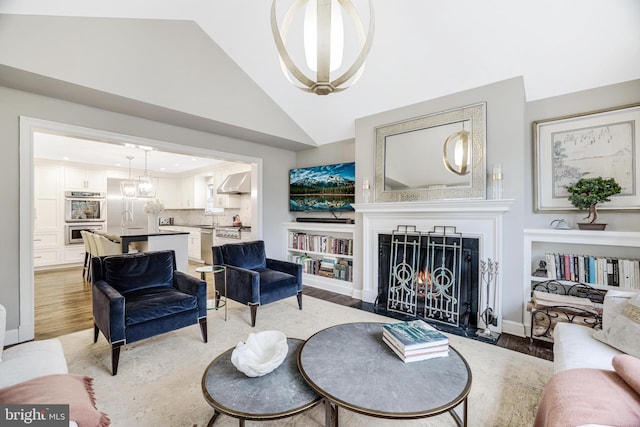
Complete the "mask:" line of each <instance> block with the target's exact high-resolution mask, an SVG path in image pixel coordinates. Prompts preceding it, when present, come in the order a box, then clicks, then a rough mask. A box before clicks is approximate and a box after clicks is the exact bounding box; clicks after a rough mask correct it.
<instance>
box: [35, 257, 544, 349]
mask: <svg viewBox="0 0 640 427" xmlns="http://www.w3.org/2000/svg"><path fill="white" fill-rule="evenodd" d="M201 265H202V264H195V263H190V264H189V272H190V273H191V274H193V275H194V276H196V277H199V273H196V272H195V269H196V268H197V267H199V266H201ZM34 276H35V339H37V340H41V339H47V338H54V337H57V336H60V335H65V334H69V333H72V332H77V331H81V330H84V329H89V328H92V327H93V317H92V310H91V285H90V284H88V283H86V282H84V280H83V279H82V267H76V268H67V269H60V270H45V271H37V272H35V275H34ZM208 283H209V287H210V288H212V286H213V285H212V283H211V280H210V279H209V280H208ZM210 290H211V289H210ZM303 293H304V294H305V295H309V296H312V297H315V298H319V299H324V300H326V301H330V302H333V303H336V304H341V305H345V306H349V307H354V308H360V307H361V304H362V302H361V301H360V300H357V299H353V298H350V297H348V296H346V295H340V294H335V293H333V292H328V291H323V290H320V289H316V288H311V287H308V286H306V287H305V288H304V290H303ZM498 345H499V346H500V347H504V348H508V349H510V350H514V351H517V352H520V353H525V354H530V355H532V356H535V357H539V358H542V359H547V360H553V347H552V345H551V344H550V343H547V342H543V341H538V340H535V341H534V343H533V345H532V346H529V340H528V339H527V338H521V337H516V336H513V335H508V334H502V335H501V336H500V339H499V340H498Z"/></svg>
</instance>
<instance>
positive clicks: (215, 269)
mask: <svg viewBox="0 0 640 427" xmlns="http://www.w3.org/2000/svg"><path fill="white" fill-rule="evenodd" d="M223 272H224V301H222V302H218V306H217V307H216V302H215V299H207V310H217V309H218V308H220V307H222V306H224V320H225V321H226V320H227V267H225V266H224V265H205V266H203V267H198V268H196V273H200V278H201V279H202V280H204V281H205V282H206V281H207V273H214V274H215V273H223ZM214 280H215V279H214ZM215 286H216V285H215V283H214V284H213V289H214V292H217V291H216V290H215ZM218 301H220V299H218Z"/></svg>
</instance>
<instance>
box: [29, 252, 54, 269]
mask: <svg viewBox="0 0 640 427" xmlns="http://www.w3.org/2000/svg"><path fill="white" fill-rule="evenodd" d="M59 263H60V250H58V249H38V250H34V251H33V266H34V267H46V266H49V265H56V264H59Z"/></svg>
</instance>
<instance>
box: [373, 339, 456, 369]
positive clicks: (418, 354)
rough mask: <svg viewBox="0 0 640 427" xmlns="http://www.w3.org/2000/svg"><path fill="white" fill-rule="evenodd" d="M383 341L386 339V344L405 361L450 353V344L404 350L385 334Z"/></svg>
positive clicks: (431, 357) (415, 360)
mask: <svg viewBox="0 0 640 427" xmlns="http://www.w3.org/2000/svg"><path fill="white" fill-rule="evenodd" d="M382 341H384V342H385V344H387V346H389V348H390V349H391V350H392V351H393V352H394V353H395V354H396V355H397V356H398V357H399V358H400V359H401V360H402V361H403V362H405V363H408V362H417V361H419V360H427V359H434V358H436V357H446V356H448V355H449V345H448V344H445V345H440V346H436V347H427V348H418V349H415V350H407V351H402V350H400V349H399V348H398V347H396V345H395V344H394V343H393V342H392V341H391V340H389V339H388V338H387V337H386V336H384V335H383V336H382Z"/></svg>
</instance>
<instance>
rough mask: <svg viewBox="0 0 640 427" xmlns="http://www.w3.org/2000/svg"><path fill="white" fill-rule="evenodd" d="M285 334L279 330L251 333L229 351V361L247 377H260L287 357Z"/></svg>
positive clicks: (287, 347)
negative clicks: (245, 339) (244, 340)
mask: <svg viewBox="0 0 640 427" xmlns="http://www.w3.org/2000/svg"><path fill="white" fill-rule="evenodd" d="M288 351H289V346H288V344H287V336H286V335H285V334H283V333H282V332H280V331H263V332H258V333H251V334H249V337H248V338H247V342H246V343H243V342H239V343H238V345H237V346H236V348H235V349H234V350H233V352H232V353H231V363H232V364H233V366H235V367H236V369H238V370H239V371H240V372H242V373H243V374H245V375H246V376H248V377H261V376H263V375H266V374H268V373H269V372H271V371H273V370H274V369H276V368H277V367H278V366H280V365H281V364H282V362H283V361H284V359H285V358H286V357H287V353H288Z"/></svg>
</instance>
